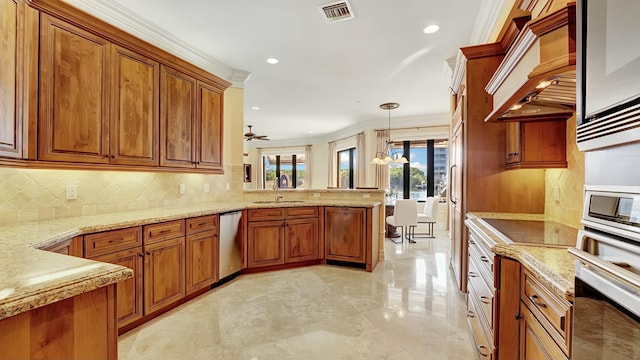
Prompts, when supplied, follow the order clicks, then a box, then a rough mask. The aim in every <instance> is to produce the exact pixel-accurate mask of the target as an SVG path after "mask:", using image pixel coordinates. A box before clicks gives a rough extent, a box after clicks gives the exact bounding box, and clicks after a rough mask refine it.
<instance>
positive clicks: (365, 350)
mask: <svg viewBox="0 0 640 360" xmlns="http://www.w3.org/2000/svg"><path fill="white" fill-rule="evenodd" d="M436 235H437V237H436V239H419V240H418V242H417V243H416V244H407V243H404V244H398V245H395V244H393V243H392V242H391V241H389V240H388V239H387V240H385V257H386V261H385V262H381V263H380V264H379V265H378V266H377V268H376V269H375V271H373V273H367V272H365V271H363V270H357V269H350V268H344V267H337V266H329V265H326V266H321V265H318V266H312V267H308V268H300V269H293V270H282V271H275V272H266V273H260V274H253V275H242V276H239V277H238V278H236V279H235V280H234V281H232V282H230V283H228V284H226V285H223V286H221V287H219V288H217V289H215V290H212V291H210V292H209V293H207V294H205V295H202V296H200V297H198V298H196V299H194V300H192V301H190V302H189V303H187V304H185V305H182V306H181V307H179V308H177V309H174V310H172V311H170V312H168V313H166V314H164V315H162V316H160V317H158V318H156V319H154V320H152V321H151V322H148V323H146V324H145V325H142V326H140V327H139V328H136V329H134V330H132V331H130V332H129V333H127V334H124V335H122V336H121V337H120V338H119V344H118V348H119V359H121V360H129V359H154V360H162V359H224V360H235V359H242V360H286V359H296V360H303V359H304V360H307V359H308V360H316V359H317V360H320V359H323V360H326V359H342V360H347V359H367V360H369V359H389V360H396V359H403V360H404V359H407V360H409V359H416V360H417V359H420V360H424V359H433V360H454V359H455V360H463V359H464V360H470V359H475V358H476V355H475V350H474V348H473V346H472V338H471V334H470V331H469V329H468V326H467V322H466V318H465V314H466V311H465V304H464V296H463V295H462V294H461V293H460V292H459V291H458V290H456V288H455V285H454V283H453V281H452V278H451V271H450V269H449V239H448V237H447V233H446V231H445V230H444V229H443V226H442V225H437V229H436Z"/></svg>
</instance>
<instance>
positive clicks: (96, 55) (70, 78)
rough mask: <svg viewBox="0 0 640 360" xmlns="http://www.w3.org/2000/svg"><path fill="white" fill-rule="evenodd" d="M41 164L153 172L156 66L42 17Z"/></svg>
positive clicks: (73, 28) (54, 19)
mask: <svg viewBox="0 0 640 360" xmlns="http://www.w3.org/2000/svg"><path fill="white" fill-rule="evenodd" d="M40 59H41V62H40V64H41V65H40V72H41V77H40V98H41V99H42V100H44V101H41V102H40V120H39V135H40V136H39V144H38V145H39V146H38V148H39V157H38V158H39V159H40V160H51V161H66V162H80V163H101V164H119V165H147V166H158V164H159V161H158V145H157V144H158V110H157V108H158V68H159V65H158V63H157V62H156V61H153V60H151V59H148V58H146V57H144V56H142V55H140V54H138V53H135V52H133V51H130V50H127V49H125V48H122V47H119V46H116V45H113V44H110V43H109V41H108V40H106V39H103V38H101V37H99V36H96V35H94V34H92V33H89V32H86V31H84V30H82V29H80V28H77V27H74V26H72V25H69V24H67V23H66V22H63V21H61V20H58V19H56V18H53V17H50V16H47V15H43V16H42V24H41V43H40Z"/></svg>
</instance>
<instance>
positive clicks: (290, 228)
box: [247, 206, 320, 268]
mask: <svg viewBox="0 0 640 360" xmlns="http://www.w3.org/2000/svg"><path fill="white" fill-rule="evenodd" d="M319 215H320V214H319V209H318V207H317V206H309V207H293V208H276V209H274V208H270V209H251V210H249V212H248V217H247V267H249V268H257V267H264V266H274V265H284V264H291V263H296V262H303V261H312V260H318V259H319V241H320V235H319V226H320V225H319Z"/></svg>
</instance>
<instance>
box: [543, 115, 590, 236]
mask: <svg viewBox="0 0 640 360" xmlns="http://www.w3.org/2000/svg"><path fill="white" fill-rule="evenodd" d="M567 163H568V166H567V168H566V169H547V170H546V173H545V218H546V219H547V220H551V221H555V222H559V223H562V224H566V225H569V226H573V227H575V228H580V227H581V225H580V218H581V217H582V202H583V200H582V198H583V196H584V153H582V152H580V151H579V150H578V146H577V145H576V117H575V116H574V117H572V118H570V119H569V120H567Z"/></svg>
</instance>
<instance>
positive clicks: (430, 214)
mask: <svg viewBox="0 0 640 360" xmlns="http://www.w3.org/2000/svg"><path fill="white" fill-rule="evenodd" d="M439 200H440V199H439V198H435V197H433V196H430V197H428V198H427V200H425V202H424V210H423V211H422V213H419V214H417V217H418V220H417V224H427V232H426V233H416V227H415V226H412V227H411V228H410V229H409V233H410V236H411V237H413V238H415V237H416V235H426V236H425V237H426V238H434V237H435V236H434V235H433V226H434V225H435V223H436V222H437V221H438V202H439Z"/></svg>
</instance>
